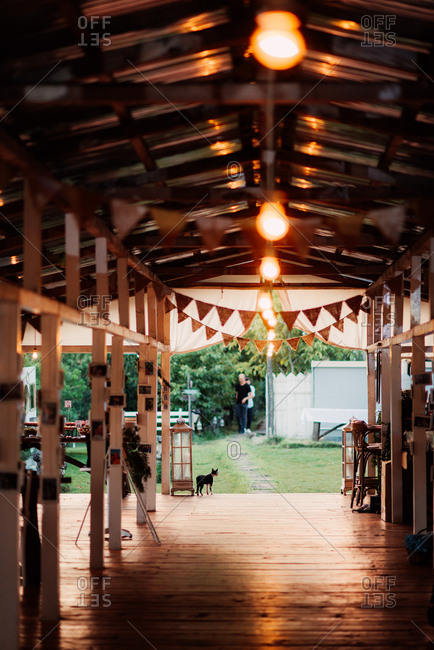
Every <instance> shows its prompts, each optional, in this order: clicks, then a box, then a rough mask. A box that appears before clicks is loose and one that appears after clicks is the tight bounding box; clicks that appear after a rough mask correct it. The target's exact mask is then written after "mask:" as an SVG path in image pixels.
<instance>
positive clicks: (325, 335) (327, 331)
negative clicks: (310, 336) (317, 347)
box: [318, 325, 331, 341]
mask: <svg viewBox="0 0 434 650" xmlns="http://www.w3.org/2000/svg"><path fill="white" fill-rule="evenodd" d="M330 329H331V325H329V326H328V327H324V329H322V330H319V332H318V334H320V335H321V336H322V337H323V339H324V340H325V341H328V340H329V336H330Z"/></svg>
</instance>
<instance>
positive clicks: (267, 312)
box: [262, 309, 274, 321]
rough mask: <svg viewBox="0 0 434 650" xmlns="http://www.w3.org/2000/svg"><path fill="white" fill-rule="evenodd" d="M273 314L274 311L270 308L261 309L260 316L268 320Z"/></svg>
mask: <svg viewBox="0 0 434 650" xmlns="http://www.w3.org/2000/svg"><path fill="white" fill-rule="evenodd" d="M273 316H274V311H273V310H272V309H263V310H262V318H263V319H264V320H266V321H268V320H269V319H270V318H272V317H273Z"/></svg>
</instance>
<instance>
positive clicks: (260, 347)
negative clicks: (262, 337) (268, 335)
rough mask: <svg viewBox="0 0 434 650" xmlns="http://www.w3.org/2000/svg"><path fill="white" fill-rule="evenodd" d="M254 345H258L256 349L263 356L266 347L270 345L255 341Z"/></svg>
mask: <svg viewBox="0 0 434 650" xmlns="http://www.w3.org/2000/svg"><path fill="white" fill-rule="evenodd" d="M253 343H254V344H255V345H256V349H257V350H258V352H259V354H262V352H263V351H264V349H265V347H266V345H267V344H268V341H256V340H254V341H253Z"/></svg>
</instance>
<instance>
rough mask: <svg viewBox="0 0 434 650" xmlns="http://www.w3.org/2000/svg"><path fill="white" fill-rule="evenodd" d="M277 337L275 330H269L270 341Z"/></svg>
mask: <svg viewBox="0 0 434 650" xmlns="http://www.w3.org/2000/svg"><path fill="white" fill-rule="evenodd" d="M275 338H276V332H275V331H274V330H270V331H269V332H268V340H269V341H274V339H275Z"/></svg>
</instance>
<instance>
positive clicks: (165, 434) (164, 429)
mask: <svg viewBox="0 0 434 650" xmlns="http://www.w3.org/2000/svg"><path fill="white" fill-rule="evenodd" d="M158 304H159V306H160V308H159V314H160V317H159V322H160V319H161V318H162V321H163V343H164V344H165V345H167V346H168V347H170V312H169V313H167V314H165V313H164V304H165V300H163V301H161V302H159V303H158ZM161 312H163V313H162V314H161ZM161 374H162V378H163V381H162V384H161V494H170V388H169V386H168V384H167V383H166V382H168V383H170V352H169V351H167V352H162V353H161Z"/></svg>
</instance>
